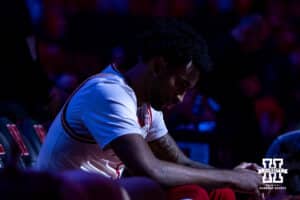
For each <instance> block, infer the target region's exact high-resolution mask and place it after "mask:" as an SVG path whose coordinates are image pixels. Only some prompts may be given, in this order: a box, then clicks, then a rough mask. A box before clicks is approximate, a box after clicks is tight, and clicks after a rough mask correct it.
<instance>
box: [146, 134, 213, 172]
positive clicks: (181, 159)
mask: <svg viewBox="0 0 300 200" xmlns="http://www.w3.org/2000/svg"><path fill="white" fill-rule="evenodd" d="M149 146H150V148H151V150H152V152H153V153H154V155H155V156H156V157H157V158H159V159H161V160H166V161H170V162H174V163H178V164H181V165H186V166H190V167H193V168H199V169H203V168H213V167H212V166H209V165H206V164H202V163H199V162H196V161H193V160H191V159H189V158H188V157H187V156H186V155H185V154H184V153H183V152H182V151H181V150H180V149H179V147H178V145H177V144H176V142H175V141H174V139H173V138H172V137H171V136H170V135H169V134H166V135H165V136H163V137H161V138H158V139H156V140H154V141H151V142H149Z"/></svg>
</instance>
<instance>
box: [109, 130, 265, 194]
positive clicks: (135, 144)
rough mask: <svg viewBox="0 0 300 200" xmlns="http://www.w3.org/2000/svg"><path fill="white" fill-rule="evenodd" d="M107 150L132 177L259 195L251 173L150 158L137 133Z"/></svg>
mask: <svg viewBox="0 0 300 200" xmlns="http://www.w3.org/2000/svg"><path fill="white" fill-rule="evenodd" d="M111 147H112V148H113V150H114V151H115V153H116V154H117V156H118V157H119V158H120V159H121V160H122V162H123V163H124V164H125V165H126V166H127V167H128V168H129V169H130V170H131V171H133V173H134V174H136V175H141V176H148V177H150V178H152V179H154V180H156V181H157V182H158V183H160V184H161V185H163V186H177V185H183V184H199V185H202V186H203V187H207V188H218V187H231V188H233V189H237V190H240V191H243V192H248V193H259V191H258V186H259V184H260V182H261V176H259V175H257V173H255V172H253V171H250V170H220V169H196V168H192V167H188V166H183V165H179V164H176V163H172V162H168V161H163V160H160V159H158V158H156V157H155V156H154V154H153V153H152V151H151V149H150V148H149V145H148V144H147V143H146V142H145V140H144V138H143V137H142V136H140V135H138V134H127V135H124V136H120V137H118V138H116V139H115V140H113V141H112V142H111Z"/></svg>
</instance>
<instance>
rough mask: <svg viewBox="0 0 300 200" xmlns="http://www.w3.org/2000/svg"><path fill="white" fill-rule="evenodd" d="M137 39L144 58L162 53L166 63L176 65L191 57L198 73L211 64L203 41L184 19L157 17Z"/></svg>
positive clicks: (185, 61)
mask: <svg viewBox="0 0 300 200" xmlns="http://www.w3.org/2000/svg"><path fill="white" fill-rule="evenodd" d="M138 38H139V41H138V46H139V52H140V54H141V58H142V59H143V61H147V60H149V59H151V58H153V57H154V56H163V57H164V58H165V59H166V61H167V62H168V63H169V66H175V67H176V66H179V65H183V64H187V63H188V62H189V61H190V60H192V61H193V64H194V65H195V66H196V67H197V68H198V69H199V70H200V71H201V72H209V71H211V66H212V65H211V60H210V57H209V55H208V49H207V45H206V42H205V40H204V39H203V38H202V37H201V36H200V35H199V34H198V33H196V32H195V30H193V28H192V27H191V26H189V25H188V24H187V23H185V22H184V21H181V20H179V19H174V18H156V19H155V20H154V21H153V26H151V29H150V30H148V31H145V32H144V33H143V34H141V35H140V36H139V37H138Z"/></svg>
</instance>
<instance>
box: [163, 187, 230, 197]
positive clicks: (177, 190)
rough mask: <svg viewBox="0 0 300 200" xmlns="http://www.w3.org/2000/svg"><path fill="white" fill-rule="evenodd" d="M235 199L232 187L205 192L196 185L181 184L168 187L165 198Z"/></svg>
mask: <svg viewBox="0 0 300 200" xmlns="http://www.w3.org/2000/svg"><path fill="white" fill-rule="evenodd" d="M184 199H186V200H235V199H236V198H235V194H234V191H233V190H232V189H229V188H221V189H215V190H212V191H211V192H207V191H206V190H205V189H203V188H202V187H200V186H198V185H183V186H177V187H173V188H171V189H169V190H168V191H167V200H184Z"/></svg>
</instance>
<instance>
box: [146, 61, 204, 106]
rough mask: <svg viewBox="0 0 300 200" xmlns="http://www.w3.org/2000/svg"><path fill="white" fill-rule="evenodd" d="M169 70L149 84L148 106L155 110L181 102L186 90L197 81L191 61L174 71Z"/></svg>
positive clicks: (196, 73)
mask: <svg viewBox="0 0 300 200" xmlns="http://www.w3.org/2000/svg"><path fill="white" fill-rule="evenodd" d="M170 68H171V67H169V68H168V69H167V70H165V71H164V72H163V73H161V74H159V75H158V76H157V77H155V78H154V79H153V82H152V83H151V88H150V104H151V105H152V107H153V108H155V109H157V110H161V109H162V108H164V107H168V106H171V105H173V104H176V103H178V102H180V101H182V99H183V97H184V94H185V92H186V90H187V89H189V88H191V87H193V86H194V85H195V84H196V82H197V81H198V76H199V73H198V71H197V70H196V69H195V67H194V66H193V64H192V61H191V62H189V63H188V64H187V65H186V66H182V67H177V68H176V69H175V70H174V69H173V70H171V69H170Z"/></svg>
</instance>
